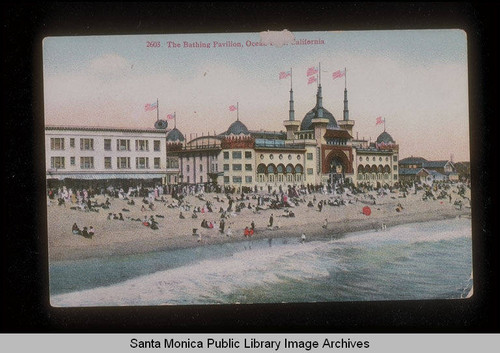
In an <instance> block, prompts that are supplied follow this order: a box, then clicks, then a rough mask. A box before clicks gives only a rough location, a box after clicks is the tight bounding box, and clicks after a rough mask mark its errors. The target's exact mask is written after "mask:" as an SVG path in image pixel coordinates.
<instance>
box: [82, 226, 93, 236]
mask: <svg viewBox="0 0 500 353" xmlns="http://www.w3.org/2000/svg"><path fill="white" fill-rule="evenodd" d="M82 235H83V237H84V238H92V237H91V236H90V235H89V232H88V230H87V227H83V230H82Z"/></svg>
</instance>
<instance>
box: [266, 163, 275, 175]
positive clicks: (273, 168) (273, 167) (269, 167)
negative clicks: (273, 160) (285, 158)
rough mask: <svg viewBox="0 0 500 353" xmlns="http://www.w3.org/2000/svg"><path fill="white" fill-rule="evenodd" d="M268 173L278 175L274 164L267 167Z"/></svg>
mask: <svg viewBox="0 0 500 353" xmlns="http://www.w3.org/2000/svg"><path fill="white" fill-rule="evenodd" d="M267 173H268V174H274V173H276V166H275V165H274V164H269V165H268V166H267Z"/></svg>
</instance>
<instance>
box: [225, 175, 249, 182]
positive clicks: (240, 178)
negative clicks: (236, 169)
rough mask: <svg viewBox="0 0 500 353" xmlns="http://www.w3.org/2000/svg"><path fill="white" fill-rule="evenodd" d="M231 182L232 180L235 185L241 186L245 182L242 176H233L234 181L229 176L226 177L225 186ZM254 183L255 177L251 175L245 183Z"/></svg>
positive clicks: (246, 177) (246, 178)
mask: <svg viewBox="0 0 500 353" xmlns="http://www.w3.org/2000/svg"><path fill="white" fill-rule="evenodd" d="M230 180H232V181H233V183H234V184H241V183H242V182H243V177H241V176H233V178H232V179H230V178H229V176H225V177H224V183H225V184H229V183H230ZM252 181H253V177H252V176H251V175H247V176H245V183H246V184H249V183H252Z"/></svg>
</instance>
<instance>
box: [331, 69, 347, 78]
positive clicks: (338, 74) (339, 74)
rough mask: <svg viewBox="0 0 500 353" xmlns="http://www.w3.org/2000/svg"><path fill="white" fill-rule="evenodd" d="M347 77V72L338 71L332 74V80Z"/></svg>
mask: <svg viewBox="0 0 500 353" xmlns="http://www.w3.org/2000/svg"><path fill="white" fill-rule="evenodd" d="M344 76H345V70H337V71H335V72H334V73H333V74H332V79H334V80H335V79H336V78H340V77H344Z"/></svg>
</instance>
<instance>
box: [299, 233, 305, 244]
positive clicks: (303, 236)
mask: <svg viewBox="0 0 500 353" xmlns="http://www.w3.org/2000/svg"><path fill="white" fill-rule="evenodd" d="M300 242H301V243H302V244H304V243H305V242H306V235H305V234H304V233H302V236H301V237H300Z"/></svg>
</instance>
